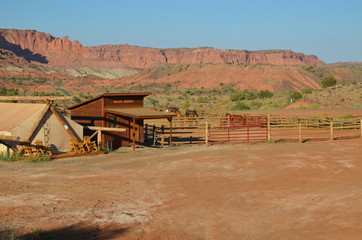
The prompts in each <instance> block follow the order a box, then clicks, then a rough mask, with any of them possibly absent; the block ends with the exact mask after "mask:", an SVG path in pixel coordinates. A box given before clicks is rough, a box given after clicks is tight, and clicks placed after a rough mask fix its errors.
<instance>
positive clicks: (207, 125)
mask: <svg viewBox="0 0 362 240" xmlns="http://www.w3.org/2000/svg"><path fill="white" fill-rule="evenodd" d="M205 145H206V146H208V145H209V123H208V122H206V129H205Z"/></svg>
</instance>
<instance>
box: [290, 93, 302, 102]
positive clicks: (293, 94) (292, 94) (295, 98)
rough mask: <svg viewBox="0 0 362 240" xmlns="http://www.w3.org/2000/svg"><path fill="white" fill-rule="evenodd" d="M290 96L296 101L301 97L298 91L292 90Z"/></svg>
mask: <svg viewBox="0 0 362 240" xmlns="http://www.w3.org/2000/svg"><path fill="white" fill-rule="evenodd" d="M290 98H291V99H293V101H296V100H299V99H301V98H302V94H301V93H300V92H292V93H291V94H290Z"/></svg>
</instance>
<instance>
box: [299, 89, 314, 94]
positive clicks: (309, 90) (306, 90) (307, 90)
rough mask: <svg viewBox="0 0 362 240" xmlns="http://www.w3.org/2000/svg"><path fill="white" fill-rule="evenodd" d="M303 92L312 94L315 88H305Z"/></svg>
mask: <svg viewBox="0 0 362 240" xmlns="http://www.w3.org/2000/svg"><path fill="white" fill-rule="evenodd" d="M300 92H301V93H302V94H311V93H312V92H313V89H311V88H304V89H302V90H301V91H300Z"/></svg>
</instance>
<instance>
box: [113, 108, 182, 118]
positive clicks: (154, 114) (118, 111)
mask: <svg viewBox="0 0 362 240" xmlns="http://www.w3.org/2000/svg"><path fill="white" fill-rule="evenodd" d="M106 112H108V113H112V114H115V115H121V116H126V117H132V118H139V119H157V118H173V117H176V114H175V113H166V112H160V111H157V110H154V109H150V108H113V109H106Z"/></svg>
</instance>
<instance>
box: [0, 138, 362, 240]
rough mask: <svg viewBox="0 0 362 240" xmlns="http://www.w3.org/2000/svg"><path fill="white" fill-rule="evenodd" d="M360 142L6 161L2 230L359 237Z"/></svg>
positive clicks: (69, 235) (123, 235)
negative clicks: (45, 160) (25, 161)
mask: <svg viewBox="0 0 362 240" xmlns="http://www.w3.org/2000/svg"><path fill="white" fill-rule="evenodd" d="M361 144H362V141H361V139H360V138H359V139H350V140H336V141H323V142H313V143H303V144H299V143H278V144H237V145H215V146H209V147H206V146H191V147H190V146H185V147H173V148H165V149H149V148H148V149H147V148H145V149H137V151H136V152H130V151H129V150H128V149H126V150H122V152H119V153H111V154H108V155H97V156H87V157H79V158H69V159H57V160H54V161H51V162H43V163H36V164H35V163H24V162H16V163H3V162H1V163H0V171H1V175H0V182H1V183H2V184H1V185H0V228H1V227H3V228H6V229H14V230H15V231H16V232H17V233H19V234H21V233H22V234H26V233H32V234H33V235H36V234H38V235H39V234H40V235H41V236H45V237H46V236H53V237H54V236H55V237H56V239H147V240H151V239H152V240H153V239H172V240H174V239H178V240H181V239H190V240H191V239H192V240H194V239H200V240H201V239H288V240H290V239H362V225H361V221H362V158H361V156H362V150H361ZM0 230H1V229H0ZM34 230H36V231H34Z"/></svg>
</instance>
